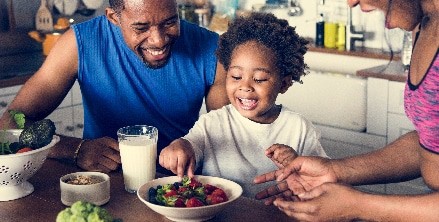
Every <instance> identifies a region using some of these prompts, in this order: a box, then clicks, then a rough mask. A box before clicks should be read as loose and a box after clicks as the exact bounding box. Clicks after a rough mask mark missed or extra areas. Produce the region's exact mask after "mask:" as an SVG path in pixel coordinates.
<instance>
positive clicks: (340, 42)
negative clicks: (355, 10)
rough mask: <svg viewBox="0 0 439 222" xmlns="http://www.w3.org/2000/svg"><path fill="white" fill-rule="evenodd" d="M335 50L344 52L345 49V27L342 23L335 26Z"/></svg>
mask: <svg viewBox="0 0 439 222" xmlns="http://www.w3.org/2000/svg"><path fill="white" fill-rule="evenodd" d="M336 45H337V49H338V50H341V51H343V50H345V49H346V25H345V24H343V23H341V22H340V23H338V25H337V43H336Z"/></svg>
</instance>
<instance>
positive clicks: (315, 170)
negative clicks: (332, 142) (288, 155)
mask: <svg viewBox="0 0 439 222" xmlns="http://www.w3.org/2000/svg"><path fill="white" fill-rule="evenodd" d="M268 181H278V184H276V185H275V186H270V187H268V188H267V189H265V190H262V191H261V192H259V193H258V194H257V195H256V199H265V198H267V200H266V201H265V203H266V204H271V203H272V202H273V201H274V199H275V198H276V197H282V198H285V197H287V198H290V197H291V196H295V195H300V194H302V193H304V192H306V191H309V190H311V189H313V188H315V187H317V186H320V185H321V184H323V183H326V182H337V177H336V175H335V172H334V171H333V169H332V167H331V163H330V160H329V159H326V158H323V157H316V156H299V157H297V158H295V159H294V160H293V161H291V162H290V163H289V165H288V166H286V167H285V168H283V169H279V170H276V171H272V172H269V173H265V174H262V175H259V176H257V177H255V179H254V182H255V183H257V184H259V183H265V182H268Z"/></svg>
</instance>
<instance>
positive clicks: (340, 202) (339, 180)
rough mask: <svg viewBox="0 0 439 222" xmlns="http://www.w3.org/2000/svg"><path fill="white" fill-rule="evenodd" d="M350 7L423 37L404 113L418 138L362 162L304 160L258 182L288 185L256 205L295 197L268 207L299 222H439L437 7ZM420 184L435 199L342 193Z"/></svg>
mask: <svg viewBox="0 0 439 222" xmlns="http://www.w3.org/2000/svg"><path fill="white" fill-rule="evenodd" d="M348 4H349V6H350V7H354V6H357V5H360V7H361V9H362V10H363V11H365V12H368V11H372V10H375V9H380V10H383V11H384V12H385V13H386V27H387V28H402V29H405V30H407V31H412V30H417V33H416V37H415V43H414V49H413V53H412V61H411V66H410V71H409V75H408V80H407V85H406V89H405V92H404V100H405V111H406V114H407V116H408V117H409V119H410V120H411V121H412V122H413V124H414V126H415V129H416V131H413V132H409V133H407V134H405V135H403V136H402V137H401V138H399V139H398V140H396V141H395V142H393V143H391V144H389V145H387V146H386V147H384V148H382V149H379V150H377V151H374V152H371V153H368V154H364V155H359V156H353V157H348V158H344V159H338V160H328V159H324V158H318V157H298V158H296V159H295V160H293V161H292V162H291V163H290V164H289V165H288V166H287V167H286V168H285V169H283V170H278V171H276V172H271V173H267V174H264V175H261V176H259V177H257V178H255V182H256V183H262V182H265V181H269V180H274V179H276V180H278V181H284V180H285V181H286V183H281V184H280V185H278V186H277V188H276V189H273V188H269V189H267V190H265V191H263V192H261V193H260V194H259V195H258V197H259V198H263V197H267V196H272V195H275V194H278V193H279V191H276V190H280V191H283V192H284V193H286V194H290V193H291V191H292V192H293V193H294V194H295V195H298V197H299V198H300V199H301V200H303V201H298V202H293V201H288V200H287V199H286V196H287V195H284V197H283V198H277V199H275V198H274V197H272V198H270V199H269V200H268V201H267V202H271V201H272V200H274V199H275V200H274V205H275V206H277V207H278V208H279V209H280V210H282V211H284V212H285V213H286V214H287V215H289V216H291V217H293V218H295V219H299V220H301V221H349V220H356V219H361V220H366V221H439V211H438V210H437V206H438V203H439V192H438V190H439V170H438V169H439V56H438V46H439V38H437V36H439V31H438V27H439V24H438V22H439V18H438V17H439V0H393V1H392V0H348ZM419 176H422V177H423V178H424V181H425V183H426V184H427V185H428V186H429V187H430V188H431V189H432V190H433V192H432V193H430V194H425V195H377V194H368V193H363V192H361V191H358V190H355V189H353V188H352V187H350V186H347V185H344V184H350V185H360V184H371V183H386V182H399V181H403V180H408V179H413V178H416V177H419ZM285 178H286V179H285ZM298 181H300V182H298ZM283 184H287V185H288V188H289V190H291V191H289V192H288V190H286V188H287V186H286V185H283ZM278 196H279V195H278ZM280 196H282V195H280ZM305 200H306V201H305Z"/></svg>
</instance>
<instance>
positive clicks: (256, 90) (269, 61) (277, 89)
mask: <svg viewBox="0 0 439 222" xmlns="http://www.w3.org/2000/svg"><path fill="white" fill-rule="evenodd" d="M289 86H291V76H288V77H283V78H281V77H280V74H279V72H278V69H277V68H276V67H275V56H274V54H273V52H272V50H271V49H269V48H267V47H266V46H264V45H262V44H260V43H257V42H255V41H250V42H246V43H244V44H242V45H240V46H238V47H236V48H235V50H234V51H233V53H232V60H231V63H230V68H229V70H228V72H227V80H226V89H227V96H228V98H229V100H230V102H231V104H232V105H233V106H234V107H235V108H236V109H237V110H238V111H239V113H240V114H241V115H242V116H244V117H246V118H248V119H250V120H253V121H255V122H258V123H272V122H273V121H274V120H275V119H276V118H277V116H278V115H279V111H280V109H279V108H278V107H277V106H276V105H275V101H276V97H277V95H278V94H279V93H284V92H285V91H286V90H287V89H288V87H289Z"/></svg>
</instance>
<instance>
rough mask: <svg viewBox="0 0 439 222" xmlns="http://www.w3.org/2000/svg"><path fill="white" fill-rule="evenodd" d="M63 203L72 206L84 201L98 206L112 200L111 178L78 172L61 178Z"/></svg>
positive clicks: (104, 175)
mask: <svg viewBox="0 0 439 222" xmlns="http://www.w3.org/2000/svg"><path fill="white" fill-rule="evenodd" d="M59 182H60V187H61V201H62V203H63V204H64V205H67V206H71V205H72V204H73V203H75V202H76V201H79V200H82V201H86V202H89V203H93V204H95V205H97V206H100V205H103V204H106V203H107V202H108V201H109V200H110V177H109V176H108V175H107V174H105V173H100V172H76V173H71V174H67V175H64V176H62V177H61V178H60V180H59Z"/></svg>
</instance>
